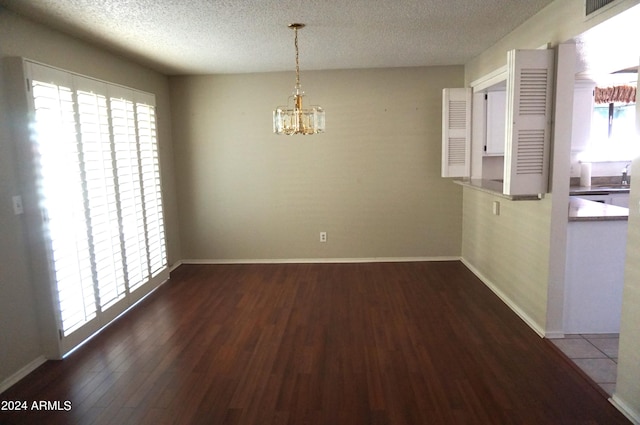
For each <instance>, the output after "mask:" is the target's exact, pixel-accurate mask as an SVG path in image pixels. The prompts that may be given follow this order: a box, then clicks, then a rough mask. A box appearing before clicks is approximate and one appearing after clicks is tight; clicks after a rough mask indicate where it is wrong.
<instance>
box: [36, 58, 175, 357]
mask: <svg viewBox="0 0 640 425" xmlns="http://www.w3.org/2000/svg"><path fill="white" fill-rule="evenodd" d="M25 64H26V65H25V66H26V68H27V69H28V71H27V74H28V81H30V89H31V91H32V96H31V97H32V107H33V111H32V112H33V115H34V119H35V122H34V125H33V126H32V129H33V131H34V132H35V134H34V137H33V142H34V149H35V158H34V159H36V164H34V165H35V167H36V173H37V180H38V181H37V182H36V185H37V190H38V193H39V196H40V199H39V203H40V206H41V208H42V215H43V219H44V220H43V225H44V228H43V230H44V231H43V232H41V233H42V237H43V238H44V240H43V242H44V243H45V244H46V245H48V253H49V258H48V262H49V269H50V272H51V273H50V279H51V281H52V283H53V286H54V289H55V291H54V292H55V294H54V298H55V299H54V303H55V304H57V305H56V306H55V307H56V310H57V312H58V316H57V321H58V323H57V325H58V329H59V339H60V345H59V348H60V352H61V353H66V352H68V351H69V350H71V349H72V348H73V347H75V346H77V345H78V344H79V343H81V342H82V341H83V340H84V339H86V338H87V337H88V336H90V335H91V334H92V333H94V332H96V331H97V330H98V329H100V328H101V327H102V326H104V325H106V324H107V323H109V322H110V321H111V320H113V319H114V318H115V317H117V316H118V315H119V314H120V313H122V312H123V311H124V310H125V309H126V308H128V307H129V306H131V305H132V304H133V303H135V302H136V301H137V300H138V299H140V298H141V297H143V296H144V295H145V294H146V293H148V291H150V290H151V289H153V287H155V286H157V285H158V284H159V283H161V282H162V281H163V280H165V279H166V278H167V277H168V267H167V254H166V246H165V245H166V244H165V232H164V217H163V208H162V196H161V195H162V193H161V185H160V169H159V155H158V154H159V152H158V141H157V135H156V116H155V98H154V96H153V95H151V94H148V93H143V92H139V91H136V90H133V89H128V88H126V87H121V86H117V85H114V84H110V83H106V82H102V81H98V80H94V79H91V78H87V77H83V76H79V75H76V74H71V73H68V72H65V71H62V70H57V69H53V68H50V67H47V66H44V65H41V64H37V63H31V62H26V61H25ZM139 288H145V289H139Z"/></svg>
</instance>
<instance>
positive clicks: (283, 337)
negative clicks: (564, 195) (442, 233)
mask: <svg viewBox="0 0 640 425" xmlns="http://www.w3.org/2000/svg"><path fill="white" fill-rule="evenodd" d="M0 400H19V401H27V402H28V403H29V406H30V407H31V404H32V402H33V401H40V400H44V401H60V402H64V401H66V400H68V401H70V402H71V406H72V407H71V410H69V411H29V412H7V411H0V424H21V425H23V424H51V425H56V424H82V425H84V424H117V425H122V424H136V425H137V424H154V425H158V424H260V425H267V424H295V425H300V424H327V425H329V424H331V425H340V424H349V425H357V424H536V425H541V424H591V425H595V424H603V425H604V424H606V425H611V424H626V423H629V422H628V421H627V420H626V419H625V418H624V417H623V416H622V415H621V414H620V413H619V412H618V411H617V410H616V409H615V408H614V407H613V406H612V405H611V404H610V403H609V402H608V401H607V400H606V398H605V396H604V395H603V394H602V393H601V392H599V391H598V390H597V388H596V387H594V386H593V385H592V384H591V383H590V382H589V381H588V380H587V379H586V378H585V377H584V376H583V375H582V374H580V372H579V371H577V370H576V368H575V367H573V366H572V365H571V364H570V363H569V362H568V361H567V360H566V359H565V358H564V357H563V356H562V355H561V354H559V353H558V351H557V350H555V349H554V348H553V347H552V344H550V343H549V342H548V341H546V340H543V339H541V338H539V337H538V336H537V335H536V334H535V333H534V332H533V331H532V330H531V329H530V328H528V327H527V326H526V325H525V324H524V323H523V322H522V321H521V320H520V319H519V318H518V317H517V316H516V315H515V314H514V313H513V312H512V311H511V310H509V309H508V308H507V307H506V306H505V305H504V304H503V303H502V302H501V301H500V300H499V299H498V298H497V297H496V296H495V295H494V294H493V293H491V291H489V290H488V289H487V288H486V287H485V286H484V285H483V284H482V283H481V282H480V281H479V280H478V279H477V278H476V277H475V276H474V275H473V274H472V273H471V272H470V271H469V270H468V269H466V268H465V267H464V265H462V264H461V263H460V262H424V263H421V262H418V263H368V264H287V265H284V264H268V265H183V266H181V267H180V268H179V269H178V270H176V271H175V272H174V273H173V274H172V277H171V280H170V281H169V282H167V283H166V284H165V285H163V286H162V287H161V288H159V289H158V290H157V291H156V292H154V293H153V294H152V295H151V296H150V297H148V298H147V299H145V300H144V301H143V302H142V303H141V304H140V305H139V306H137V307H136V308H135V309H134V310H132V311H131V312H130V313H129V314H127V315H126V316H125V317H122V318H121V319H119V320H118V321H117V322H116V323H114V324H113V325H112V326H110V327H109V328H107V329H106V330H105V331H104V332H102V333H101V334H99V335H98V336H97V337H96V338H94V339H93V340H91V341H90V342H89V343H88V344H86V345H85V346H83V347H82V348H81V349H80V350H78V351H76V352H74V353H73V354H72V355H71V356H69V357H68V358H66V359H65V360H63V361H52V362H47V363H46V364H44V365H43V366H41V367H40V368H38V369H37V370H36V371H34V372H33V373H32V374H30V375H29V376H28V377H26V378H25V379H23V380H22V381H20V382H19V383H18V384H16V385H14V386H13V387H12V388H10V389H9V390H7V391H6V392H4V393H3V394H1V395H0Z"/></svg>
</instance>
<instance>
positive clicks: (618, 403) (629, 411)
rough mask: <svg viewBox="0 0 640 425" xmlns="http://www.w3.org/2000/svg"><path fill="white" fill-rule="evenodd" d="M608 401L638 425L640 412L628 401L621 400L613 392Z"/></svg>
mask: <svg viewBox="0 0 640 425" xmlns="http://www.w3.org/2000/svg"><path fill="white" fill-rule="evenodd" d="M609 402H611V404H613V405H614V406H615V407H616V409H618V410H619V411H620V412H622V414H623V415H625V416H626V417H627V419H629V420H630V421H631V422H632V423H633V424H635V425H640V412H638V411H636V410H634V409H633V408H632V407H631V406H629V404H628V403H626V402H625V401H623V400H621V399H620V398H619V397H618V396H617V395H615V394H614V395H613V397H611V398H610V399H609Z"/></svg>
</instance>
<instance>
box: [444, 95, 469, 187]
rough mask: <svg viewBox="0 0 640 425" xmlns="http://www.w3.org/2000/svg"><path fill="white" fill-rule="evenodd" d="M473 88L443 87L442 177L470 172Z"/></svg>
mask: <svg viewBox="0 0 640 425" xmlns="http://www.w3.org/2000/svg"><path fill="white" fill-rule="evenodd" d="M470 164H471V89H465V88H453V89H443V90H442V177H469V175H470V172H471V167H470Z"/></svg>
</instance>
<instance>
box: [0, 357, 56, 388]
mask: <svg viewBox="0 0 640 425" xmlns="http://www.w3.org/2000/svg"><path fill="white" fill-rule="evenodd" d="M46 361H47V359H46V358H45V357H44V356H38V357H36V358H35V359H34V360H32V361H31V362H29V363H28V364H27V365H26V366H24V367H23V368H22V369H20V370H18V371H17V372H16V373H14V374H13V375H11V376H10V377H8V378H7V379H5V380H4V381H2V382H0V394H2V393H3V392H5V391H6V390H8V389H9V388H10V387H12V386H13V385H14V384H16V383H17V382H18V381H20V380H21V379H22V378H24V377H25V376H27V375H28V374H30V373H31V372H33V371H34V370H36V369H37V368H38V367H40V366H41V365H43V364H44V362H46Z"/></svg>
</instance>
